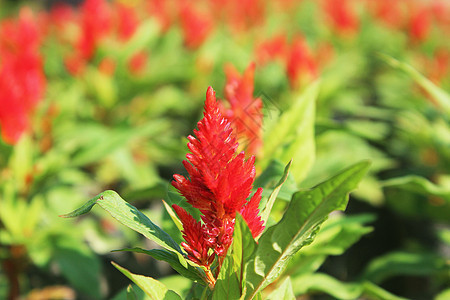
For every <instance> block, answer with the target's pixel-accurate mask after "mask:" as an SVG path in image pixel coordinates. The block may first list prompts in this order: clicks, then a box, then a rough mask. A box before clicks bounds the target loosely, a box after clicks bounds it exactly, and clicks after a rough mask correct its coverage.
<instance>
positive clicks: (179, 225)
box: [162, 200, 183, 232]
mask: <svg viewBox="0 0 450 300" xmlns="http://www.w3.org/2000/svg"><path fill="white" fill-rule="evenodd" d="M162 202H163V204H164V208H165V209H166V211H167V213H168V214H169V216H170V218H171V219H172V221H173V223H174V224H175V226H177V228H178V230H180V232H181V231H183V223H181V221H180V219H178V217H177V215H176V214H175V212H174V211H173V209H172V207H170V206H169V204H167V203H166V201H164V200H162Z"/></svg>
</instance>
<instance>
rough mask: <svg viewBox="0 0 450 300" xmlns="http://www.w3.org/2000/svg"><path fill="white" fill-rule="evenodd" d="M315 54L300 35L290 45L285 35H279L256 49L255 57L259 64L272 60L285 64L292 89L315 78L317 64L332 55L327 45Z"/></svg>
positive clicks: (317, 68) (322, 62) (325, 60)
mask: <svg viewBox="0 0 450 300" xmlns="http://www.w3.org/2000/svg"><path fill="white" fill-rule="evenodd" d="M324 50H325V51H324ZM316 52H317V54H318V55H317V56H313V55H312V53H311V50H310V48H309V47H308V44H307V43H306V40H305V39H304V38H303V37H302V36H301V35H296V36H295V37H294V38H293V41H292V42H291V44H288V42H287V39H286V37H285V35H283V34H279V35H276V36H274V37H273V38H271V39H269V40H266V41H263V42H262V43H261V44H259V45H258V46H257V47H256V57H257V58H258V60H259V62H260V63H261V64H265V63H267V62H269V61H273V60H281V61H282V62H283V63H284V64H285V68H286V74H287V76H288V78H289V83H290V84H291V86H292V87H294V88H298V87H300V86H303V85H304V84H305V83H308V82H310V81H312V80H314V79H315V78H317V76H318V73H319V71H318V70H319V64H318V62H319V61H320V62H321V64H324V63H325V62H327V61H328V60H329V58H330V56H331V54H332V48H331V46H329V45H327V46H326V47H322V49H317V51H316Z"/></svg>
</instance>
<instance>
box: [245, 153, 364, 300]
mask: <svg viewBox="0 0 450 300" xmlns="http://www.w3.org/2000/svg"><path fill="white" fill-rule="evenodd" d="M368 168H369V163H368V162H367V161H363V162H360V163H357V164H355V165H353V166H351V167H349V168H348V169H346V170H344V171H343V172H341V173H340V174H338V175H336V176H335V177H333V178H331V179H329V180H327V181H325V182H323V183H321V184H319V185H318V186H316V187H315V188H313V189H311V190H306V191H299V192H297V193H295V194H294V195H293V197H292V200H291V202H290V204H289V207H288V208H287V210H286V212H285V214H284V216H283V218H282V219H281V220H280V222H278V223H277V224H276V225H274V226H272V227H270V228H269V229H268V230H266V231H265V232H264V233H263V234H262V236H261V238H260V239H259V244H258V248H257V250H256V253H255V254H254V258H253V260H252V261H250V262H249V264H248V266H247V290H248V296H247V299H252V298H253V297H254V296H255V294H256V293H257V292H258V291H260V290H262V289H263V288H264V287H266V286H267V285H269V284H270V283H272V282H273V281H274V280H275V279H276V278H277V277H278V276H279V275H280V274H281V273H282V271H283V270H284V268H285V267H286V265H287V263H288V261H289V259H290V258H291V257H292V255H294V254H295V253H296V252H297V251H298V250H299V249H300V248H302V247H303V246H305V245H307V244H310V243H311V242H312V239H313V238H314V235H315V234H316V233H317V231H318V230H319V226H320V224H321V223H322V222H323V221H324V220H325V219H326V217H327V216H328V214H329V213H331V212H332V211H334V210H344V209H345V207H346V205H347V202H348V194H349V192H350V191H351V190H353V189H354V188H356V186H357V184H358V182H359V181H360V180H361V178H362V177H363V176H364V174H365V173H366V172H367V169H368Z"/></svg>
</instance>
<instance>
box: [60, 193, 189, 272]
mask: <svg viewBox="0 0 450 300" xmlns="http://www.w3.org/2000/svg"><path fill="white" fill-rule="evenodd" d="M95 204H98V205H100V206H101V207H102V208H103V209H104V210H106V211H107V212H109V213H110V214H111V216H112V217H113V218H115V219H116V220H117V221H119V222H120V223H122V224H123V225H125V226H127V227H128V228H131V229H133V230H134V231H137V232H139V233H140V234H142V235H143V236H145V237H146V238H148V239H149V240H152V241H154V242H155V243H157V244H158V245H160V246H161V247H163V248H165V249H167V250H169V251H172V252H174V253H175V254H176V255H177V256H178V259H179V261H180V263H181V264H182V265H183V266H184V267H185V268H187V265H188V263H187V261H186V259H185V258H184V256H183V253H182V252H181V248H180V246H179V245H178V244H177V243H176V242H175V241H174V240H173V239H172V238H171V237H170V236H169V235H168V234H167V233H166V232H165V231H164V230H162V229H161V228H159V227H158V226H157V225H155V224H154V223H153V222H152V221H150V219H149V218H148V217H147V216H146V215H144V214H143V213H141V212H140V211H139V210H138V209H137V208H136V207H134V206H133V205H131V204H129V203H127V202H126V201H125V200H123V199H122V198H121V197H120V196H119V194H117V193H116V192H114V191H111V190H108V191H104V192H103V193H100V194H98V195H97V196H95V197H94V198H92V199H91V200H89V201H88V202H87V203H86V204H84V205H83V206H82V207H80V208H79V209H76V210H75V211H73V212H71V213H68V214H65V215H61V217H63V218H72V217H76V216H80V215H82V214H85V213H87V212H89V211H90V210H91V209H92V207H93V206H94V205H95Z"/></svg>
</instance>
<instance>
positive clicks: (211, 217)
mask: <svg viewBox="0 0 450 300" xmlns="http://www.w3.org/2000/svg"><path fill="white" fill-rule="evenodd" d="M197 126H198V130H194V134H195V136H196V137H194V136H189V137H188V140H189V143H188V148H189V150H190V151H191V153H188V154H187V155H186V158H187V159H188V161H186V160H185V161H183V164H184V166H185V168H186V170H187V172H188V173H189V179H188V178H186V177H184V176H181V175H177V174H176V175H174V181H172V185H173V186H174V187H175V188H176V189H177V190H178V191H179V192H180V193H181V194H182V195H183V196H184V197H185V198H186V200H187V202H188V203H189V204H191V205H192V206H193V207H195V208H197V209H199V210H200V212H201V213H202V214H203V216H202V217H201V221H197V220H195V219H194V218H193V217H192V216H191V215H190V214H188V213H187V212H186V211H185V210H184V209H183V208H181V207H179V206H177V205H173V208H174V209H175V211H176V213H177V215H178V217H179V218H180V220H181V222H182V223H183V237H184V239H185V241H186V242H185V243H184V242H183V243H182V246H183V247H184V249H185V250H186V252H187V253H188V257H189V259H190V260H192V261H193V262H195V263H197V264H199V265H201V266H204V267H206V268H207V269H208V270H209V268H210V266H211V264H212V262H213V261H214V259H215V257H216V256H217V257H218V268H217V272H218V270H219V269H220V266H221V264H222V261H223V259H224V258H225V255H226V253H227V250H228V248H229V246H230V245H231V242H232V237H233V231H234V224H235V218H236V213H240V214H242V216H243V217H244V219H245V220H246V222H247V224H248V225H249V227H250V230H251V232H252V234H253V236H254V237H256V236H258V235H259V234H260V233H261V232H262V231H263V229H264V225H263V222H262V221H261V218H260V217H259V216H258V213H259V209H258V205H259V202H260V200H261V193H262V189H261V188H259V189H258V190H257V191H256V192H255V193H254V194H253V196H252V197H251V199H250V200H248V201H247V198H248V197H249V196H250V193H251V190H252V185H253V181H254V179H255V167H254V160H255V158H254V156H252V157H250V158H249V159H247V160H245V154H244V152H241V153H239V154H238V153H237V152H236V149H237V147H238V143H237V141H236V138H235V136H234V134H233V130H232V128H231V124H230V123H229V122H228V121H227V120H226V119H224V118H223V116H222V114H221V113H220V110H219V105H218V103H217V101H216V97H215V93H214V91H213V89H212V88H211V87H209V88H208V91H207V92H206V102H205V112H204V118H203V119H202V120H200V122H198V125H197Z"/></svg>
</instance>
